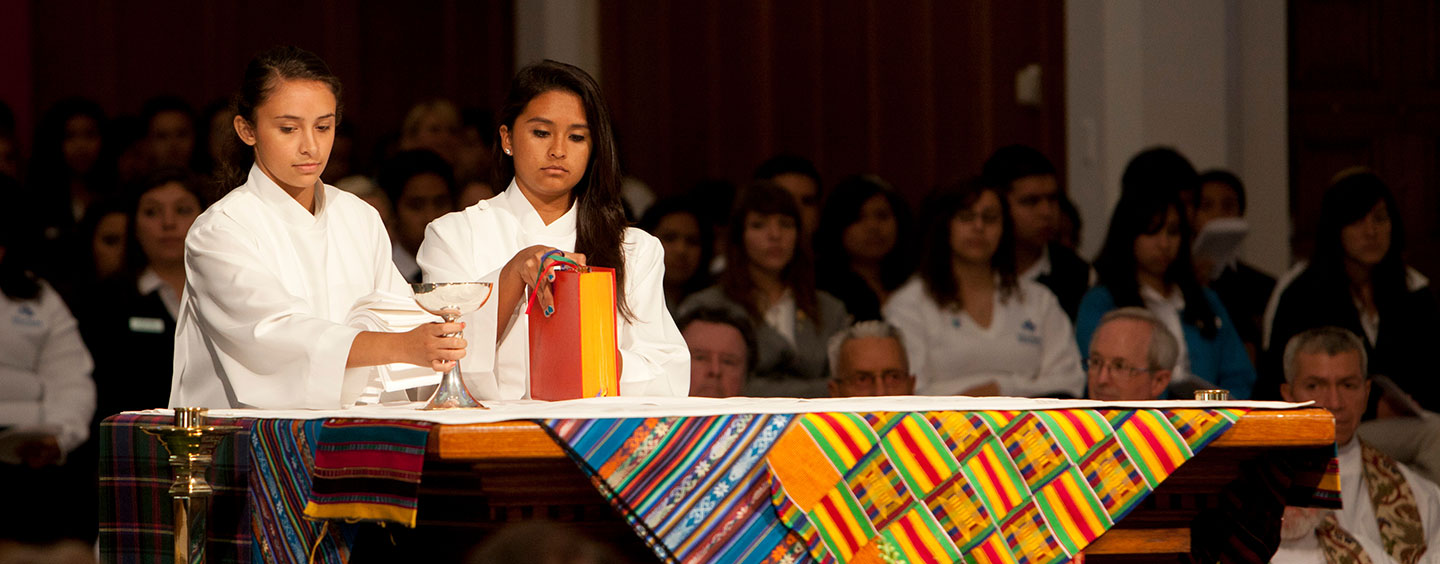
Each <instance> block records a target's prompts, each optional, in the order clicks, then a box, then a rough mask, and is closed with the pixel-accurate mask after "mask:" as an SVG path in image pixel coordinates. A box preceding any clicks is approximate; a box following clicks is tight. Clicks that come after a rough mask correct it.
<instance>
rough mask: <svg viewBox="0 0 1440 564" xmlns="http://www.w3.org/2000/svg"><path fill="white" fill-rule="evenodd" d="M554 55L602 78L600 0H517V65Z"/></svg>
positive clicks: (558, 59) (518, 66)
mask: <svg viewBox="0 0 1440 564" xmlns="http://www.w3.org/2000/svg"><path fill="white" fill-rule="evenodd" d="M543 59H554V60H557V61H560V62H563V63H570V64H572V65H575V66H577V67H580V68H582V69H585V71H586V72H588V73H590V76H593V77H595V80H597V81H598V80H601V78H600V76H601V75H600V10H599V3H598V0H516V2H515V68H516V69H517V70H518V69H520V68H521V67H524V66H525V65H528V64H531V63H536V62H540V61H541V60H543Z"/></svg>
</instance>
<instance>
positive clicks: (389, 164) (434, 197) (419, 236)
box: [378, 149, 456, 282]
mask: <svg viewBox="0 0 1440 564" xmlns="http://www.w3.org/2000/svg"><path fill="white" fill-rule="evenodd" d="M451 170H452V169H451V167H450V163H448V162H446V161H445V159H443V158H441V157H440V155H438V154H436V153H434V152H433V151H430V150H428V149H414V150H410V151H401V152H400V153H399V154H396V155H395V156H393V157H390V160H388V161H385V162H384V163H383V164H381V165H380V175H379V178H378V180H379V183H380V189H381V190H384V191H385V195H386V196H387V197H388V198H389V200H390V202H391V204H392V206H393V207H392V209H393V210H394V214H395V215H394V221H393V224H392V225H391V229H390V240H391V241H394V246H393V248H392V250H391V256H393V257H394V260H395V267H396V268H399V269H400V275H401V276H404V277H405V279H406V280H408V281H410V282H419V281H420V263H417V262H415V253H417V252H419V251H420V243H421V242H423V241H424V240H425V227H426V226H427V225H430V222H432V221H435V220H436V219H439V218H440V217H441V216H443V215H445V214H447V213H450V212H452V211H455V194H456V191H455V176H454V174H453V173H452V172H451Z"/></svg>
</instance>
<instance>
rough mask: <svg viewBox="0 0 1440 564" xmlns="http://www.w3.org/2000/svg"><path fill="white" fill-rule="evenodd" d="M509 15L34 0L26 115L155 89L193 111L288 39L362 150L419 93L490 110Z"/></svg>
mask: <svg viewBox="0 0 1440 564" xmlns="http://www.w3.org/2000/svg"><path fill="white" fill-rule="evenodd" d="M513 12H514V9H513V5H512V2H510V1H509V0H494V1H490V0H487V1H484V2H467V1H463V0H435V1H427V2H342V1H339V0H321V1H318V2H288V1H285V0H249V1H246V2H192V1H184V0H153V1H146V2H122V1H119V0H54V1H50V0H47V1H44V2H33V3H32V8H31V10H30V17H31V26H30V29H31V30H32V33H31V37H32V45H33V51H32V56H33V60H34V65H33V72H32V80H33V84H34V87H33V92H34V104H33V106H32V108H31V111H32V112H33V115H36V116H38V115H39V114H40V113H42V112H44V111H45V109H46V108H48V107H49V106H50V105H51V104H53V103H54V102H55V101H57V100H59V99H61V98H65V97H69V96H84V97H88V98H93V99H95V100H96V101H98V102H100V103H101V104H102V105H103V106H104V107H105V108H106V110H107V111H108V112H110V113H111V114H117V113H135V112H138V111H139V109H140V104H141V103H142V102H143V101H144V100H145V99H147V98H149V97H151V96H154V95H157V94H173V95H178V96H181V97H182V98H185V99H186V100H187V101H189V102H190V103H191V104H194V105H195V106H196V107H197V110H198V109H199V108H200V107H202V106H204V105H205V104H207V103H209V102H211V101H213V100H217V99H220V98H223V97H225V96H228V95H230V94H231V93H232V92H234V90H235V89H236V88H237V87H238V86H239V82H240V76H241V74H242V72H243V70H244V68H245V64H246V62H248V61H249V60H250V58H251V57H252V56H253V55H254V54H255V53H256V52H258V51H260V50H263V49H265V48H267V47H270V46H274V45H284V44H291V45H298V46H300V47H304V48H306V49H309V50H311V51H314V52H316V53H317V54H319V55H320V56H321V57H322V58H324V59H325V61H326V62H327V63H329V65H330V67H331V69H332V70H334V71H335V73H336V74H338V75H339V76H340V78H341V80H342V81H343V82H344V85H345V96H344V104H345V108H346V115H347V119H349V120H351V121H352V122H353V123H354V124H355V126H356V132H357V137H358V139H357V141H359V143H358V144H357V146H358V147H362V148H364V147H369V146H371V145H372V144H373V143H374V142H375V141H376V140H378V139H379V138H380V137H381V136H383V135H385V134H386V133H390V132H394V131H398V130H399V128H400V122H401V120H402V119H403V118H404V115H405V112H406V111H407V110H408V109H409V107H410V105H412V104H413V103H415V102H418V101H421V100H424V99H428V98H434V97H446V98H450V99H452V100H454V101H455V102H457V103H459V104H460V105H462V106H479V107H486V108H491V107H494V106H495V105H497V104H498V103H499V101H500V100H501V99H503V97H504V93H505V89H506V88H507V87H508V86H509V83H510V75H511V74H512V73H513V68H514V63H513V60H514V43H515V41H514V35H513V28H514V26H513V22H514V16H513ZM363 150H364V149H362V151H363ZM356 156H357V158H364V157H368V156H369V155H365V154H357V155H356Z"/></svg>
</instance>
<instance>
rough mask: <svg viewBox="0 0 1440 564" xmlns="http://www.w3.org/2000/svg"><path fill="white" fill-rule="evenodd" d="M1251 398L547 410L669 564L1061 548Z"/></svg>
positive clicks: (988, 556) (1057, 554)
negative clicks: (586, 414) (858, 408)
mask: <svg viewBox="0 0 1440 564" xmlns="http://www.w3.org/2000/svg"><path fill="white" fill-rule="evenodd" d="M1243 414H1244V410H1241V409H1165V410H1154V409H1143V410H1129V409H1126V410H1092V409H1068V410H1049V411H1032V412H1019V411H977V412H919V413H894V412H880V413H810V414H801V415H729V416H718V417H688V418H671V417H659V418H633V419H589V420H586V419H551V420H545V421H543V423H544V425H545V426H546V427H547V428H548V429H550V431H551V432H552V433H553V434H554V435H555V436H556V438H557V439H559V440H560V441H561V442H562V444H564V445H566V446H567V450H568V451H569V452H570V454H571V456H572V457H573V458H575V460H576V461H577V462H578V463H579V464H580V466H581V467H582V468H583V469H585V470H586V472H587V473H589V474H590V475H591V476H592V478H593V480H594V481H595V483H596V485H597V487H598V488H599V489H600V490H601V491H602V493H603V494H605V496H606V497H607V498H608V499H609V500H610V501H611V503H612V504H613V505H614V506H615V507H616V508H617V509H618V510H619V511H620V512H621V513H622V515H624V517H625V518H626V520H627V521H628V522H629V523H630V524H631V525H632V527H633V528H634V529H635V530H636V531H637V533H639V534H640V536H641V537H642V538H643V539H645V541H646V542H647V543H648V544H649V545H650V546H651V547H652V549H654V551H655V553H656V554H657V555H658V556H659V557H660V558H661V559H662V560H664V561H667V562H677V561H683V562H705V561H714V562H782V561H783V562H793V561H811V560H814V561H819V562H848V561H852V560H853V561H879V560H888V561H899V560H905V561H911V562H920V561H958V560H963V559H965V558H969V559H970V561H973V562H1028V563H1032V564H1045V563H1052V562H1066V561H1069V560H1070V559H1071V558H1072V557H1073V556H1074V555H1076V554H1079V553H1080V551H1081V550H1082V549H1084V548H1085V546H1086V545H1088V544H1089V543H1090V542H1091V541H1093V540H1094V539H1095V538H1097V537H1099V536H1100V535H1101V534H1102V533H1104V532H1105V530H1107V529H1108V528H1110V527H1111V526H1112V525H1114V523H1115V522H1117V521H1119V520H1120V519H1121V518H1123V517H1124V516H1125V515H1126V514H1127V513H1129V512H1130V511H1131V510H1132V509H1134V508H1135V507H1136V506H1137V505H1138V504H1139V503H1140V501H1141V500H1143V499H1144V498H1145V497H1146V496H1147V495H1148V494H1149V493H1150V492H1151V491H1153V490H1154V489H1155V488H1156V487H1157V486H1158V485H1159V484H1160V482H1161V481H1163V480H1164V479H1165V478H1166V477H1168V476H1169V475H1170V474H1171V473H1173V472H1174V471H1175V470H1176V469H1177V468H1179V467H1180V465H1181V464H1183V463H1184V462H1185V461H1186V460H1189V459H1190V458H1191V457H1193V456H1194V453H1196V452H1198V451H1199V450H1200V449H1201V448H1203V447H1205V446H1206V445H1208V444H1209V443H1210V442H1211V441H1212V440H1214V439H1215V438H1216V437H1218V436H1219V435H1220V434H1221V433H1223V432H1225V431H1226V430H1227V429H1229V428H1230V426H1231V425H1232V424H1234V422H1235V421H1236V420H1238V418H1239V417H1240V416H1241V415H1243Z"/></svg>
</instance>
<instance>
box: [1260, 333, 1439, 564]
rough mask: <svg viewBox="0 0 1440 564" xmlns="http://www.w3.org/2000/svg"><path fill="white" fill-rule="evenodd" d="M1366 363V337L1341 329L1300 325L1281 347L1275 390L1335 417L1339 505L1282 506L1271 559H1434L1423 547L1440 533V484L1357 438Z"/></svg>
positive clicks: (1366, 389)
mask: <svg viewBox="0 0 1440 564" xmlns="http://www.w3.org/2000/svg"><path fill="white" fill-rule="evenodd" d="M1367 368H1368V367H1367V355H1366V352H1365V344H1364V342H1363V341H1361V340H1360V338H1359V337H1357V336H1355V334H1354V333H1351V332H1349V331H1346V330H1344V329H1340V328H1338V327H1320V328H1316V329H1311V330H1309V331H1305V332H1304V333H1300V334H1299V335H1296V336H1295V337H1293V338H1291V339H1290V342H1289V343H1286V345H1285V354H1284V370H1285V383H1284V384H1281V385H1280V394H1281V395H1282V396H1284V397H1285V399H1286V400H1287V401H1296V402H1301V401H1314V402H1315V405H1316V406H1317V407H1323V408H1325V409H1327V410H1329V411H1330V413H1331V415H1333V416H1334V417H1335V443H1336V445H1338V447H1339V448H1338V449H1337V451H1338V453H1339V459H1340V500H1341V502H1342V503H1343V507H1344V508H1343V509H1341V510H1339V511H1331V510H1324V509H1307V508H1297V507H1287V508H1285V519H1284V521H1283V523H1282V524H1281V530H1280V538H1281V543H1280V547H1279V550H1277V551H1276V552H1275V556H1274V558H1273V559H1272V560H1271V561H1272V562H1284V563H1288V562H1375V563H1381V562H1403V563H1412V562H1435V561H1437V559H1436V556H1437V555H1436V554H1427V551H1428V549H1429V548H1430V547H1429V546H1428V544H1429V541H1431V540H1435V539H1440V487H1436V485H1435V484H1434V483H1432V482H1430V481H1429V480H1426V479H1425V478H1423V477H1421V476H1420V475H1419V474H1416V473H1415V472H1413V471H1412V470H1410V469H1409V468H1407V467H1405V466H1404V465H1402V464H1400V463H1398V462H1396V461H1395V460H1394V459H1393V458H1391V457H1389V456H1387V455H1385V454H1384V453H1382V452H1380V451H1379V450H1377V449H1375V448H1372V447H1371V446H1370V445H1369V444H1367V443H1366V442H1364V441H1361V440H1357V438H1356V429H1357V428H1359V426H1360V418H1361V416H1363V415H1364V413H1365V406H1366V402H1367V400H1368V399H1369V394H1370V377H1369V375H1368V373H1367Z"/></svg>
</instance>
